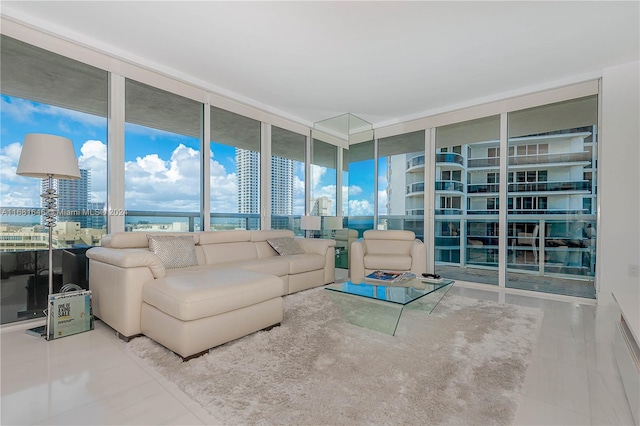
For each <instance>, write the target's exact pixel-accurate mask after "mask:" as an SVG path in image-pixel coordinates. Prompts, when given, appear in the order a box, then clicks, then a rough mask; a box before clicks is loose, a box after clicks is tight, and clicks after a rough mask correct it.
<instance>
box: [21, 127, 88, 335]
mask: <svg viewBox="0 0 640 426" xmlns="http://www.w3.org/2000/svg"><path fill="white" fill-rule="evenodd" d="M16 174H17V175H20V176H29V177H34V178H40V179H48V186H47V190H46V192H44V193H43V194H42V195H40V196H41V197H42V198H43V200H44V212H43V217H44V226H46V227H47V228H48V231H49V268H48V272H49V294H48V296H47V322H46V324H45V325H44V326H40V327H35V328H33V329H30V330H29V331H31V334H35V333H39V334H40V336H44V337H45V338H46V339H47V340H49V338H50V336H49V326H50V322H51V312H50V309H49V297H50V296H51V294H53V271H52V269H53V228H54V227H55V226H56V216H57V214H58V210H57V205H56V201H57V198H58V195H57V194H56V190H55V188H54V187H53V179H79V178H80V170H79V169H78V159H77V158H76V154H75V151H74V149H73V142H71V139H67V138H65V137H62V136H55V135H48V134H43V133H29V134H28V135H26V136H25V137H24V143H23V145H22V152H21V153H20V160H19V161H18V168H17V170H16Z"/></svg>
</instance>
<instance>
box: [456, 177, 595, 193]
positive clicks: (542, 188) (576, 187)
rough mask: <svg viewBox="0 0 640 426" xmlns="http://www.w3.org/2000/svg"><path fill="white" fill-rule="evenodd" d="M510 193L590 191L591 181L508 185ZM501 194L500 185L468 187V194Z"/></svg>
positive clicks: (490, 184) (485, 184)
mask: <svg viewBox="0 0 640 426" xmlns="http://www.w3.org/2000/svg"><path fill="white" fill-rule="evenodd" d="M508 190H509V192H559V191H590V190H591V181H589V180H579V181H560V182H519V183H510V184H509V185H508ZM498 192H500V184H499V183H473V184H469V185H467V193H468V194H491V193H495V194H497V193H498Z"/></svg>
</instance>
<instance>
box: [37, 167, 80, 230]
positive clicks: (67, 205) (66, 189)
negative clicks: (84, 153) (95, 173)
mask: <svg viewBox="0 0 640 426" xmlns="http://www.w3.org/2000/svg"><path fill="white" fill-rule="evenodd" d="M47 188H49V180H48V179H42V180H41V182H40V189H41V190H42V192H43V193H44V192H46V191H47ZM53 188H54V189H55V190H56V194H57V195H58V202H57V206H58V219H57V220H58V221H60V222H73V221H75V222H80V226H81V227H83V228H87V227H89V223H88V222H89V218H88V216H87V215H86V211H87V209H88V207H89V191H91V171H90V170H87V169H80V179H53ZM42 207H43V208H44V207H45V204H44V199H43V200H42Z"/></svg>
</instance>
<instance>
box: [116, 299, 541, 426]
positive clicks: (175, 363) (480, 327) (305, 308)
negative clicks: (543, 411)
mask: <svg viewBox="0 0 640 426" xmlns="http://www.w3.org/2000/svg"><path fill="white" fill-rule="evenodd" d="M326 292H327V291H326V290H324V289H323V288H316V289H312V290H307V291H304V292H300V293H296V294H293V295H289V296H286V297H285V298H284V302H285V312H284V320H283V322H282V325H281V326H280V327H275V328H273V329H271V330H269V331H261V332H258V333H255V334H252V335H250V336H246V337H244V338H242V339H239V340H236V341H234V342H231V343H228V344H226V345H222V346H219V347H217V348H214V349H212V350H210V351H209V353H208V354H206V355H203V356H202V357H199V358H196V359H193V360H191V361H188V362H182V361H181V359H180V358H179V357H178V356H176V355H175V354H173V353H172V352H171V351H169V350H167V349H165V348H164V347H162V346H160V345H159V344H157V343H155V342H153V341H152V340H150V339H148V338H146V337H140V338H137V339H134V340H132V341H131V342H129V343H128V344H127V348H128V350H130V351H131V352H132V353H134V354H135V355H137V356H138V357H140V358H142V359H143V360H144V361H145V362H146V363H147V364H149V365H151V366H153V367H154V368H155V369H156V370H157V371H159V372H160V374H162V375H163V376H164V377H165V378H166V379H167V380H169V381H171V382H173V383H175V384H176V385H177V386H178V387H179V388H180V389H182V391H184V392H185V393H186V394H187V395H189V396H190V397H191V398H192V399H193V400H195V401H197V402H198V403H200V404H201V405H202V407H203V408H204V409H205V410H207V411H208V412H209V413H210V414H211V415H212V416H213V417H214V418H216V419H219V423H220V424H225V425H236V424H264V425H339V424H344V425H363V424H366V425H401V424H410V425H425V424H465V425H471V424H474V425H490V424H503V425H506V424H510V423H512V421H513V418H514V415H515V411H516V409H517V405H518V398H519V390H520V388H521V386H522V383H523V382H524V377H525V373H526V369H527V366H528V364H529V362H530V359H531V353H532V349H533V347H534V345H535V342H536V340H537V336H538V331H539V328H540V324H541V322H542V311H541V310H539V309H536V308H525V307H518V306H513V305H504V304H497V303H494V302H486V301H479V300H476V299H471V298H465V297H461V296H455V295H450V294H448V295H446V296H445V297H444V298H443V300H442V301H441V302H440V304H439V305H438V306H437V307H436V309H435V310H434V311H433V313H431V314H427V313H425V312H420V311H408V312H405V313H404V314H403V316H402V318H401V320H400V324H399V326H398V331H397V332H396V335H395V336H390V335H386V334H382V333H379V332H376V331H372V330H368V329H365V328H362V327H358V326H356V325H352V324H350V323H349V322H348V321H347V320H346V319H344V318H343V316H342V314H341V312H340V311H339V310H338V309H337V308H336V307H335V306H334V304H333V303H332V301H331V300H330V299H329V297H328V295H327V294H325V293H326Z"/></svg>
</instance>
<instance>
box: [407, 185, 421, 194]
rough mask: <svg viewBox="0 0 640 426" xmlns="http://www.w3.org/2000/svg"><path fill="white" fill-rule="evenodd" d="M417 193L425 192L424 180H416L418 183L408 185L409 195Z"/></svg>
mask: <svg viewBox="0 0 640 426" xmlns="http://www.w3.org/2000/svg"><path fill="white" fill-rule="evenodd" d="M416 193H420V194H423V193H424V182H416V183H412V184H410V185H407V195H410V194H416Z"/></svg>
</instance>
